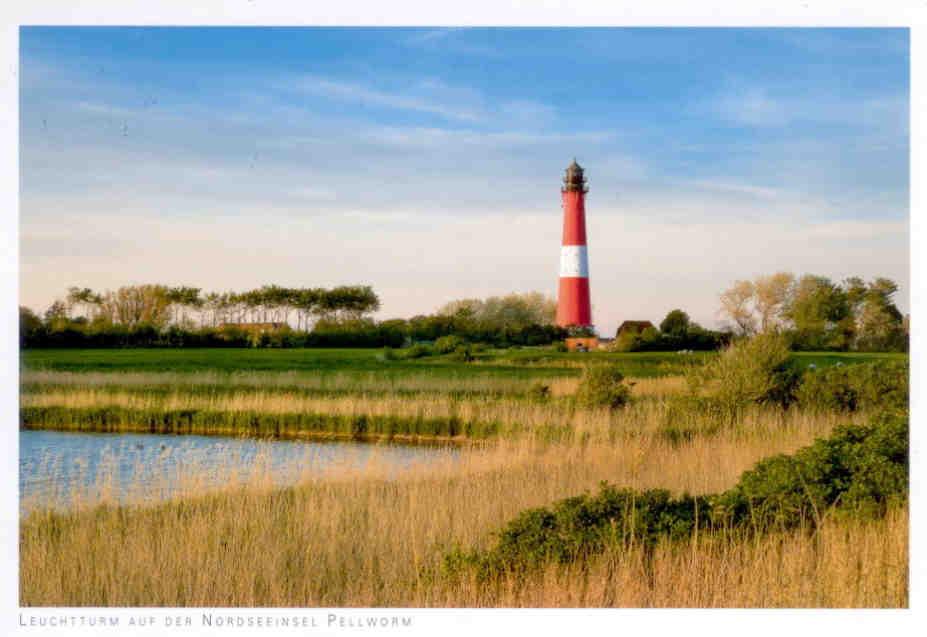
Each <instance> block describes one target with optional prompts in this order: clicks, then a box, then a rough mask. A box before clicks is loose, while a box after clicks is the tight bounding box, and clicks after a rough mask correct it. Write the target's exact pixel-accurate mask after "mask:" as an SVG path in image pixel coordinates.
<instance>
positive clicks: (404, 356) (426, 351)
mask: <svg viewBox="0 0 927 637" xmlns="http://www.w3.org/2000/svg"><path fill="white" fill-rule="evenodd" d="M432 354H434V350H432V349H431V348H430V347H428V346H427V345H420V344H417V345H413V346H412V347H406V348H404V349H401V350H399V351H398V352H396V356H397V358H398V359H399V360H412V359H415V358H424V357H425V356H431V355H432Z"/></svg>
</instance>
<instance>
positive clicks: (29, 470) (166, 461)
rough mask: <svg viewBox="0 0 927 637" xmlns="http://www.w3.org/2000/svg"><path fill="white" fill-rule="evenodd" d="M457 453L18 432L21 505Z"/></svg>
mask: <svg viewBox="0 0 927 637" xmlns="http://www.w3.org/2000/svg"><path fill="white" fill-rule="evenodd" d="M457 454H458V451H457V450H456V449H453V448H446V447H442V448H438V447H427V446H411V445H386V444H370V443H361V442H315V441H313V442H308V441H289V440H287V441H283V440H271V441H264V440H255V439H250V438H223V437H213V436H192V435H159V434H128V433H126V434H90V433H71V432H59V431H20V433H19V495H20V502H21V509H22V510H23V511H28V510H30V509H34V508H38V507H54V508H59V509H60V508H73V507H77V506H83V505H89V504H93V503H96V502H100V501H115V502H138V501H156V500H163V499H167V498H170V497H173V496H177V495H180V494H188V493H202V492H205V491H209V490H211V489H216V488H219V487H225V486H228V485H238V484H242V485H248V486H268V487H270V486H285V485H291V484H296V483H298V482H300V481H305V480H312V479H318V478H322V477H333V476H338V475H342V474H343V475H345V476H350V475H357V473H358V472H363V473H365V474H366V475H376V476H378V477H383V478H384V479H393V478H395V477H396V476H398V475H400V474H401V473H402V472H405V471H409V470H412V469H414V468H416V467H421V466H422V465H423V464H424V465H427V464H432V463H435V462H438V461H442V460H448V459H454V458H456V457H457Z"/></svg>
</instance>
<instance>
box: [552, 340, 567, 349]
mask: <svg viewBox="0 0 927 637" xmlns="http://www.w3.org/2000/svg"><path fill="white" fill-rule="evenodd" d="M554 351H555V352H565V351H567V346H566V343H564V342H563V341H557V342H556V343H554Z"/></svg>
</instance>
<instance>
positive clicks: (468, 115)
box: [276, 75, 483, 122]
mask: <svg viewBox="0 0 927 637" xmlns="http://www.w3.org/2000/svg"><path fill="white" fill-rule="evenodd" d="M276 85H277V87H278V88H282V89H285V90H294V91H297V92H301V93H308V94H312V95H318V96H321V97H326V98H329V99H335V100H341V101H345V102H351V103H359V104H364V105H376V106H383V107H386V108H392V109H398V110H405V111H414V112H419V113H430V114H432V115H439V116H441V117H444V118H446V119H450V120H458V121H464V122H478V121H480V120H481V119H483V117H482V114H481V113H480V112H479V109H478V107H477V108H473V107H466V106H462V105H460V103H459V102H458V103H455V102H454V101H452V100H451V99H449V98H451V97H453V96H457V97H460V96H461V95H462V94H463V93H465V91H462V90H459V89H457V90H451V89H448V88H447V87H445V86H443V85H439V84H436V83H431V84H429V83H427V82H426V83H423V82H417V83H415V84H412V85H409V86H408V90H407V91H403V92H399V91H392V92H390V91H384V90H381V89H376V88H372V87H370V86H366V85H363V84H359V83H353V82H344V81H340V80H333V79H329V78H325V77H319V76H313V75H303V76H299V77H295V78H290V79H288V80H285V81H283V82H278V83H277V84H276ZM416 93H418V94H416ZM466 97H472V95H466Z"/></svg>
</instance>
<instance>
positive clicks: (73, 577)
mask: <svg viewBox="0 0 927 637" xmlns="http://www.w3.org/2000/svg"><path fill="white" fill-rule="evenodd" d="M713 356H716V354H693V355H683V354H676V353H647V354H615V353H605V352H595V353H586V354H570V353H559V352H554V351H552V350H550V349H546V348H524V349H518V350H498V351H488V352H484V353H480V355H479V356H478V357H477V359H476V360H474V361H472V362H467V363H463V362H459V361H454V360H452V358H451V357H439V356H435V357H427V358H422V359H416V360H399V361H394V360H386V359H385V358H384V357H383V356H382V352H379V351H376V350H221V349H211V350H169V349H158V350H137V349H135V350H30V351H25V352H24V353H23V358H22V365H21V378H20V381H21V388H22V389H21V426H22V427H23V428H48V429H63V430H78V431H157V432H166V433H203V434H212V435H256V436H266V437H283V438H326V437H335V438H351V439H359V440H370V441H380V442H382V443H385V442H388V441H397V442H415V441H418V442H438V443H444V444H455V445H458V446H459V447H460V453H459V454H458V455H457V456H456V457H455V458H453V459H451V458H448V459H447V461H437V462H435V463H433V464H430V465H428V466H421V467H416V468H415V469H414V470H413V471H410V472H407V473H405V474H403V475H401V476H400V477H398V478H392V479H390V478H388V477H387V475H386V473H385V472H384V471H382V470H381V468H380V467H378V466H377V464H376V462H374V463H370V464H368V465H367V466H366V468H365V469H363V470H361V471H357V470H352V471H348V470H345V471H343V472H334V473H332V474H331V475H326V476H325V477H324V478H312V479H308V478H307V479H306V480H304V481H302V482H301V483H300V484H297V485H296V486H293V487H289V488H284V489H281V488H273V487H271V486H270V485H269V483H268V482H267V481H262V480H261V479H260V477H257V478H254V477H252V478H251V479H249V480H248V481H242V482H241V483H234V484H229V485H227V487H225V488H223V489H221V490H218V491H210V492H204V493H201V494H199V495H191V496H187V497H184V498H182V499H178V500H173V501H169V502H165V503H148V504H139V505H131V506H129V505H126V506H114V505H111V504H101V505H99V506H95V507H91V508H82V509H75V510H73V511H71V512H66V513H62V512H54V511H51V510H42V509H36V510H33V511H31V512H29V513H28V514H26V515H25V516H24V517H23V519H22V521H21V537H20V602H21V604H23V605H27V606H33V605H34V606H120V605H128V606H358V607H367V606H398V607H403V606H413V607H417V606H527V607H537V606H661V607H666V606H668V607H678V606H695V607H701V606H723V607H728V606H748V607H754V606H760V607H775V606H782V607H795V606H828V607H903V606H906V605H907V538H908V527H907V509H906V507H905V506H904V505H895V506H892V507H891V508H890V509H889V510H888V513H887V514H886V515H883V516H879V517H874V518H865V517H856V516H836V515H835V516H826V519H824V520H823V521H822V522H820V523H819V524H817V525H815V526H814V528H811V527H808V528H805V527H800V528H794V529H784V530H782V531H777V532H774V533H768V534H764V535H757V536H752V537H749V538H747V537H742V536H738V535H734V534H724V533H705V534H693V536H692V537H690V538H688V539H687V540H685V541H682V542H675V543H670V542H659V543H657V544H656V545H655V546H643V545H641V546H636V545H632V546H627V547H623V548H620V549H619V548H618V547H609V548H607V549H606V550H605V551H602V552H600V553H597V554H596V555H593V556H590V558H589V560H587V561H584V562H583V563H582V564H579V563H577V564H567V565H547V566H543V567H542V568H540V569H538V570H537V571H535V572H532V573H529V574H509V575H507V576H506V577H503V578H501V579H496V580H493V581H484V580H481V579H479V578H478V577H476V576H465V577H459V576H455V577H452V576H450V575H449V574H448V573H447V572H446V569H445V568H444V566H443V564H444V557H445V556H446V555H447V553H448V552H449V551H450V550H452V549H453V548H454V547H470V548H477V549H479V548H483V547H487V546H489V545H490V544H491V543H492V542H493V541H494V538H495V537H497V534H498V532H499V529H500V528H501V527H503V526H504V525H505V524H506V523H507V522H508V521H509V520H511V519H512V518H513V517H515V516H517V515H518V514H519V513H520V512H522V511H524V510H525V509H529V508H532V507H539V506H544V505H548V504H550V503H552V502H554V501H556V500H559V499H561V498H565V497H569V496H574V495H577V494H581V493H583V492H587V491H593V490H594V489H596V487H597V486H598V485H599V484H600V483H601V482H602V481H607V482H609V483H612V484H616V485H620V486H622V487H628V488H634V489H650V488H661V489H667V490H669V491H670V492H672V493H673V494H681V493H689V494H693V495H700V494H710V493H717V492H720V491H723V490H725V489H728V488H730V487H731V486H732V485H734V484H735V483H737V481H738V479H739V477H740V476H741V474H742V473H743V472H744V471H746V470H748V469H750V468H751V467H753V466H754V465H755V464H756V463H757V462H758V461H760V460H762V459H763V458H767V457H769V456H773V455H775V454H780V453H793V452H795V451H796V450H797V449H799V448H801V447H804V446H807V445H809V444H811V443H812V442H813V441H814V440H815V439H818V438H821V437H825V436H828V435H829V434H830V433H831V432H832V431H833V430H834V428H835V427H837V426H838V425H843V424H854V423H855V424H860V423H864V422H866V421H867V420H868V419H869V418H870V417H871V415H872V414H871V413H869V412H868V411H867V410H866V409H860V410H856V411H853V412H846V413H844V412H837V411H833V410H827V409H811V408H803V407H801V408H799V407H792V408H789V409H782V408H778V407H772V406H763V405H755V406H750V407H749V408H747V409H745V410H743V412H742V413H740V414H739V417H738V419H737V421H736V422H734V423H721V422H720V421H719V419H718V418H717V416H716V415H715V414H713V413H712V412H710V411H705V410H702V409H700V408H698V407H697V406H693V407H691V408H689V407H688V405H689V403H687V402H685V401H684V397H685V396H686V394H687V392H689V391H690V388H689V383H688V382H687V380H686V378H685V374H686V373H687V372H688V371H691V369H692V368H693V367H698V366H700V365H702V364H704V363H705V362H706V361H709V360H710V359H711V358H712V357H713ZM882 358H890V359H899V358H900V359H903V358H904V355H879V354H875V355H846V354H831V353H827V354H817V353H811V354H796V355H793V357H792V360H791V362H790V364H791V365H793V366H794V367H795V368H796V369H798V370H805V369H808V368H809V366H814V367H815V368H824V367H829V366H835V365H837V364H838V363H840V365H841V366H844V367H848V366H852V365H856V364H862V363H868V362H871V361H873V360H878V359H882ZM605 363H609V364H614V365H617V366H619V367H620V368H621V369H622V371H623V373H624V374H625V376H626V377H627V379H628V383H627V384H628V386H629V387H630V396H631V400H630V402H629V403H628V404H627V405H625V406H624V407H622V408H620V409H608V408H604V407H590V406H582V405H580V404H578V403H577V402H576V401H575V400H574V399H573V397H574V395H575V394H576V391H577V388H578V386H579V383H580V382H581V373H582V368H583V366H584V365H587V364H605ZM187 478H188V479H189V480H190V482H191V484H195V483H196V481H197V476H196V472H195V470H191V472H190V475H189V476H187Z"/></svg>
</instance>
